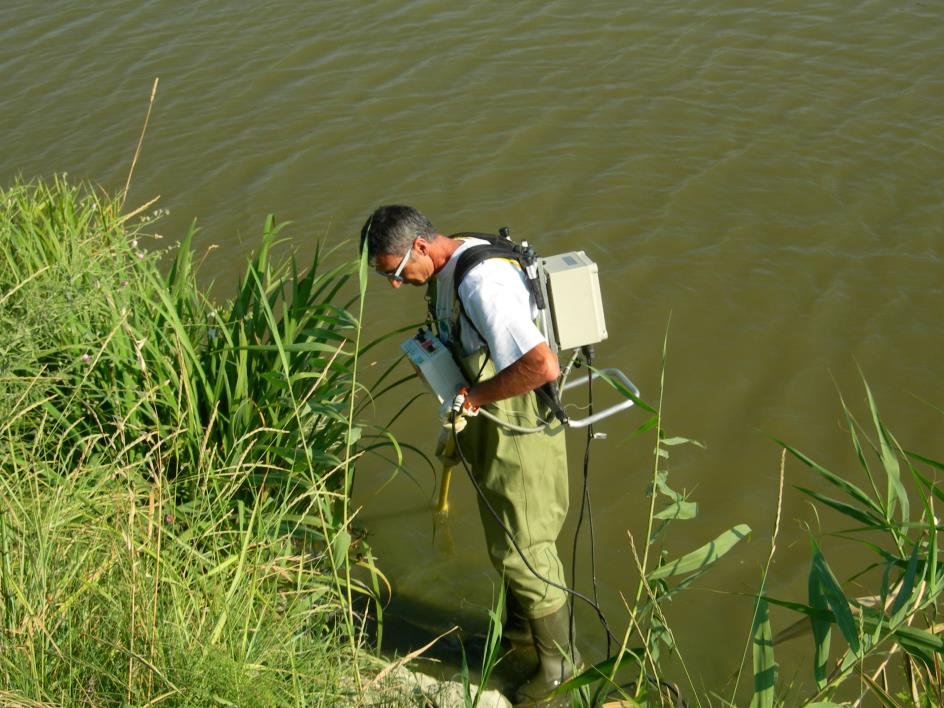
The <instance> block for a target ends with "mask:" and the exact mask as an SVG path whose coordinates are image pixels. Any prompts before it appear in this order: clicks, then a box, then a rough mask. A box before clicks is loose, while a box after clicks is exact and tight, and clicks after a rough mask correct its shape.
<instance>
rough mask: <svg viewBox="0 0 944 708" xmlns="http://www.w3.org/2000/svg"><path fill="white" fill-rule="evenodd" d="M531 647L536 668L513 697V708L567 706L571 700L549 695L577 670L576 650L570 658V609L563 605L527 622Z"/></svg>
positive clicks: (578, 660) (567, 696)
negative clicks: (535, 656)
mask: <svg viewBox="0 0 944 708" xmlns="http://www.w3.org/2000/svg"><path fill="white" fill-rule="evenodd" d="M530 624H531V632H532V634H533V635H534V646H535V648H536V649H537V652H538V668H537V670H536V671H535V672H534V675H533V676H532V677H531V678H530V679H529V680H528V681H527V682H526V683H524V684H523V685H522V686H520V687H519V688H518V691H517V693H516V694H515V706H516V708H524V706H569V705H570V704H571V700H570V696H569V695H563V696H551V695H550V694H551V692H552V691H554V689H555V688H557V687H558V686H560V685H561V683H562V682H563V681H565V680H567V679H568V678H570V677H571V676H573V675H574V669H575V667H576V668H577V669H579V668H580V654H578V652H577V649H576V647H575V648H574V650H573V657H569V656H568V654H569V652H570V649H569V647H570V640H571V631H570V628H571V625H570V609H569V608H568V607H567V605H566V604H565V605H564V606H563V607H561V608H560V609H559V610H557V611H556V612H553V613H551V614H549V615H547V616H545V617H540V618H538V619H533V620H530Z"/></svg>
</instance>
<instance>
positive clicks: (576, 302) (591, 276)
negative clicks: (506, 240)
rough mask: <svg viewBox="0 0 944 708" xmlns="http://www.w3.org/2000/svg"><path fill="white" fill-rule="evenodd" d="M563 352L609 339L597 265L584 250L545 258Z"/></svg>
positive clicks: (555, 323) (560, 345)
mask: <svg viewBox="0 0 944 708" xmlns="http://www.w3.org/2000/svg"><path fill="white" fill-rule="evenodd" d="M541 261H542V264H543V269H544V274H545V278H546V282H547V294H548V297H549V298H550V303H549V305H550V310H551V312H552V313H553V324H554V334H555V338H556V339H557V346H558V348H559V349H561V350H564V349H576V348H577V347H582V346H584V345H587V344H596V343H597V342H602V341H603V340H604V339H606V336H607V335H606V322H605V321H604V319H603V298H602V297H601V295H600V278H599V275H598V269H597V264H596V263H594V262H593V261H591V260H590V259H589V258H588V257H587V254H586V253H584V252H583V251H571V252H570V253H561V254H560V255H557V256H548V257H547V258H542V259H541Z"/></svg>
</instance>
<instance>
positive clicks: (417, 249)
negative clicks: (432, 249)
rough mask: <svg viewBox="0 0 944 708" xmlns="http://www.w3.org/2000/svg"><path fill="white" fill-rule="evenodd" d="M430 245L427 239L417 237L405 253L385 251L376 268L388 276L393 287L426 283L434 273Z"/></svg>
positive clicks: (375, 264) (377, 260)
mask: <svg viewBox="0 0 944 708" xmlns="http://www.w3.org/2000/svg"><path fill="white" fill-rule="evenodd" d="M428 247H429V243H428V242H427V241H426V240H425V239H422V238H417V239H415V240H414V241H413V243H412V244H411V245H410V250H409V251H407V252H406V253H405V254H403V253H384V254H381V255H379V256H377V257H376V258H375V259H374V269H375V270H376V271H377V272H378V273H380V275H382V276H384V277H385V278H387V280H388V282H389V283H390V286H391V287H393V288H399V287H400V286H401V285H402V284H403V283H408V284H410V285H425V284H426V282H427V281H428V280H429V278H430V276H431V275H432V274H433V263H432V260H431V259H430V258H429V255H428Z"/></svg>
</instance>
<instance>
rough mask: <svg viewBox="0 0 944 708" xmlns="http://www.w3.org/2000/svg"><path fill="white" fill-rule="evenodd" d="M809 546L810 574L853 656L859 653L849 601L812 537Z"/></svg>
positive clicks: (857, 637)
mask: <svg viewBox="0 0 944 708" xmlns="http://www.w3.org/2000/svg"><path fill="white" fill-rule="evenodd" d="M810 544H811V545H812V546H813V562H812V566H811V570H810V572H811V573H812V574H815V576H816V579H817V581H818V582H817V587H818V590H819V592H820V593H821V594H822V596H823V597H824V598H825V600H826V604H827V605H828V606H829V609H830V611H831V612H832V613H833V617H835V619H836V625H837V626H838V627H839V631H840V632H842V636H843V638H844V639H845V640H846V643H847V644H848V645H849V648H850V649H852V652H853V653H854V654H858V653H859V651H860V641H859V631H858V627H857V626H856V623H855V620H854V619H853V617H852V611H851V610H850V609H849V600H848V599H847V598H846V596H845V594H844V593H843V591H842V587H841V586H840V584H839V581H838V580H836V576H835V575H833V571H832V569H831V568H830V567H829V564H828V563H827V562H826V558H824V557H823V553H822V551H821V550H820V547H819V544H818V543H817V542H816V539H814V538H813V537H812V536H811V537H810Z"/></svg>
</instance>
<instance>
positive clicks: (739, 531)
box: [646, 524, 751, 582]
mask: <svg viewBox="0 0 944 708" xmlns="http://www.w3.org/2000/svg"><path fill="white" fill-rule="evenodd" d="M750 533H751V527H750V526H748V525H747V524H738V525H737V526H734V527H732V528H730V529H728V530H727V531H725V532H724V533H722V534H721V535H720V536H718V537H717V538H715V539H714V540H713V541H709V542H708V543H706V544H705V545H704V546H702V547H701V548H698V549H697V550H694V551H691V552H690V553H686V554H685V555H684V556H682V557H680V558H677V559H675V560H674V561H670V562H668V563H666V564H664V565H661V566H659V567H658V568H656V569H655V570H653V571H652V572H650V573H647V574H646V578H647V579H648V580H649V581H650V582H652V581H654V580H659V579H661V578H668V577H671V576H673V575H684V574H685V573H692V572H694V571H697V570H702V569H704V568H707V567H708V566H710V565H712V564H713V563H714V562H715V561H717V560H718V559H719V558H721V557H722V556H724V555H725V554H726V553H727V552H728V551H730V550H731V549H732V548H734V546H735V545H737V544H738V543H739V542H740V541H741V540H743V539H745V538H747V537H748V536H749V535H750Z"/></svg>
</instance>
